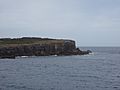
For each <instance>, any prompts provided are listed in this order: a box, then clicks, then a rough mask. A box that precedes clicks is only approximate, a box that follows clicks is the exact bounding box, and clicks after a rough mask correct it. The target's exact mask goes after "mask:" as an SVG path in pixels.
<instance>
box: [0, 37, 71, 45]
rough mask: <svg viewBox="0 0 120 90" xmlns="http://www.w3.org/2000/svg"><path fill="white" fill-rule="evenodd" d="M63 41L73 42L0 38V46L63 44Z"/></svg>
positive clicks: (30, 38) (47, 39)
mask: <svg viewBox="0 0 120 90" xmlns="http://www.w3.org/2000/svg"><path fill="white" fill-rule="evenodd" d="M64 41H73V40H65V39H50V38H39V37H22V38H13V39H11V38H0V46H16V45H31V44H51V43H64Z"/></svg>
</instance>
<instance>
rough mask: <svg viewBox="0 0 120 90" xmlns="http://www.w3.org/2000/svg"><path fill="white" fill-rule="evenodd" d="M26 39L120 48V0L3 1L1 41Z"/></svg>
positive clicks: (0, 9)
mask: <svg viewBox="0 0 120 90" xmlns="http://www.w3.org/2000/svg"><path fill="white" fill-rule="evenodd" d="M25 36H26V37H28V36H30V37H46V38H58V39H59V38H60V39H61V38H62V39H72V40H75V41H76V43H77V46H120V0H0V38H15V37H25Z"/></svg>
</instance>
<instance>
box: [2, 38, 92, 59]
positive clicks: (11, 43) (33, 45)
mask: <svg viewBox="0 0 120 90" xmlns="http://www.w3.org/2000/svg"><path fill="white" fill-rule="evenodd" d="M23 41H24V42H23ZM89 53H91V51H90V50H87V51H81V50H80V49H79V48H76V45H75V41H73V40H64V39H48V38H33V37H32V38H31V37H27V38H17V39H16V38H15V39H0V59H3V58H16V57H17V56H50V55H57V56H65V55H85V54H89Z"/></svg>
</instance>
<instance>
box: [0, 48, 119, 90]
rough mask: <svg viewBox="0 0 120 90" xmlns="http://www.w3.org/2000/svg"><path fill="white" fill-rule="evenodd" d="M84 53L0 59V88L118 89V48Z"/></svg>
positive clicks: (30, 89) (38, 89) (97, 49)
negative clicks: (80, 54) (79, 54)
mask: <svg viewBox="0 0 120 90" xmlns="http://www.w3.org/2000/svg"><path fill="white" fill-rule="evenodd" d="M81 49H82V50H87V49H89V50H92V51H93V53H92V54H90V55H84V56H78V55H77V56H40V57H21V58H20V57H18V58H16V59H0V90H120V48H119V47H89V48H81Z"/></svg>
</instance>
